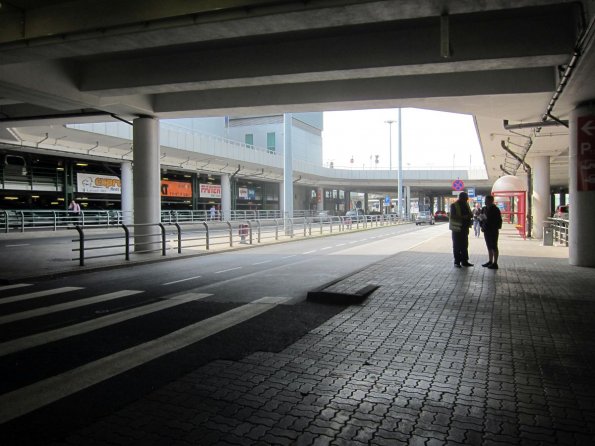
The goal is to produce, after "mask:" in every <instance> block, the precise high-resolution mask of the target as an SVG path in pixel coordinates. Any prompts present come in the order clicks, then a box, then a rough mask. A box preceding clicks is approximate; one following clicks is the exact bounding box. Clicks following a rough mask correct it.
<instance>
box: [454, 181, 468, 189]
mask: <svg viewBox="0 0 595 446" xmlns="http://www.w3.org/2000/svg"><path fill="white" fill-rule="evenodd" d="M452 189H453V190H457V191H459V190H463V189H465V183H463V180H454V181H453V182H452Z"/></svg>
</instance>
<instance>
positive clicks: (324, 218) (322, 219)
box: [312, 211, 331, 223]
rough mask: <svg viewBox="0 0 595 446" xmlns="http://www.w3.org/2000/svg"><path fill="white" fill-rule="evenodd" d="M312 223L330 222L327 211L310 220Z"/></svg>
mask: <svg viewBox="0 0 595 446" xmlns="http://www.w3.org/2000/svg"><path fill="white" fill-rule="evenodd" d="M312 221H313V222H315V223H327V222H329V221H331V217H330V215H329V214H328V211H322V212H319V213H318V214H317V215H316V216H315V217H314V218H312Z"/></svg>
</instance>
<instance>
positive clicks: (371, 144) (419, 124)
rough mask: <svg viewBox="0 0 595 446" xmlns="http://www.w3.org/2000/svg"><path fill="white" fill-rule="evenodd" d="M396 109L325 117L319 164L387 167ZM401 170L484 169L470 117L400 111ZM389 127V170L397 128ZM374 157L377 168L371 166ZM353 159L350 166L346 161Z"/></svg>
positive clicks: (395, 154)
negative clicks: (321, 159)
mask: <svg viewBox="0 0 595 446" xmlns="http://www.w3.org/2000/svg"><path fill="white" fill-rule="evenodd" d="M397 119H398V109H396V108H394V109H383V110H356V111H338V112H325V113H324V130H323V132H322V150H323V162H324V165H325V166H328V165H329V163H330V162H331V161H332V162H333V163H334V167H335V168H340V167H353V168H362V167H364V168H370V167H371V168H375V167H376V166H377V167H378V168H386V169H388V167H389V162H390V161H391V160H390V156H389V153H390V150H389V147H390V145H389V124H386V123H385V121H389V120H393V121H397ZM401 119H402V132H403V133H402V158H403V169H407V168H415V167H430V166H431V167H443V168H453V166H454V167H465V168H469V167H470V165H472V166H483V164H484V163H483V156H482V154H481V149H480V145H479V141H478V138H477V132H476V130H475V124H474V122H473V117H472V116H470V115H461V114H456V113H446V112H438V111H432V110H421V109H415V108H404V109H402V110H401ZM391 126H392V168H393V169H397V168H398V124H397V123H396V122H395V123H394V124H392V125H391ZM376 155H378V160H379V162H378V164H377V165H376V163H375V158H376ZM352 158H353V163H351V162H350V161H351V159H352Z"/></svg>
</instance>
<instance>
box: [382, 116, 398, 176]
mask: <svg viewBox="0 0 595 446" xmlns="http://www.w3.org/2000/svg"><path fill="white" fill-rule="evenodd" d="M395 122H397V121H392V120H389V121H384V123H385V124H388V170H392V169H393V133H392V130H393V124H394V123H395Z"/></svg>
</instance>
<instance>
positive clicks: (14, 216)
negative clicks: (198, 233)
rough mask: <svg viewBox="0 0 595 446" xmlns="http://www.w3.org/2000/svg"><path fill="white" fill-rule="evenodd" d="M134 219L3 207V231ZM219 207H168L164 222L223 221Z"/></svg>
mask: <svg viewBox="0 0 595 446" xmlns="http://www.w3.org/2000/svg"><path fill="white" fill-rule="evenodd" d="M313 215H314V212H313V211H308V210H297V211H294V214H293V217H294V218H295V217H312V216H313ZM283 217H284V216H283V212H282V211H279V210H270V211H264V210H259V211H241V210H233V211H231V213H230V218H229V220H230V221H241V220H259V219H269V218H283ZM127 220H128V221H132V213H131V212H129V213H126V212H122V211H119V210H84V211H81V212H80V213H79V214H74V213H72V212H70V211H66V210H49V211H48V210H26V209H24V210H0V232H3V233H8V232H11V231H17V232H25V231H32V230H44V229H45V230H52V231H57V230H58V229H64V228H72V227H73V226H75V225H79V226H83V227H109V226H118V225H121V224H123V223H126V221H127ZM221 220H222V215H221V213H220V212H219V211H217V212H215V213H214V215H212V214H211V212H210V211H205V210H195V211H192V210H187V211H186V210H165V211H162V212H161V222H162V223H164V224H174V223H197V222H199V223H201V222H205V221H221Z"/></svg>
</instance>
